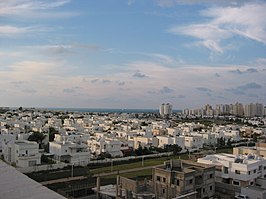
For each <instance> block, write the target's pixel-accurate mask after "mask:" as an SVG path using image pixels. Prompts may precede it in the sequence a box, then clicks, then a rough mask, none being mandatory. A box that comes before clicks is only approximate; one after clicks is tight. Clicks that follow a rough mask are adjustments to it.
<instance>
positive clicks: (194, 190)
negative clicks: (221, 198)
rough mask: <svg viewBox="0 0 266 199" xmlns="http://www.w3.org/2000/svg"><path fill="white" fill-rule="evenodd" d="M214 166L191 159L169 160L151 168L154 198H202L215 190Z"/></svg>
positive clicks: (211, 194) (209, 195) (210, 194)
mask: <svg viewBox="0 0 266 199" xmlns="http://www.w3.org/2000/svg"><path fill="white" fill-rule="evenodd" d="M214 173H215V167H214V166H208V165H204V164H199V163H195V162H191V161H181V160H171V161H169V162H165V164H164V165H163V166H159V167H155V168H154V169H153V187H154V192H155V195H156V198H166V199H168V198H189V199H196V198H204V197H212V196H213V195H214V191H215V180H214Z"/></svg>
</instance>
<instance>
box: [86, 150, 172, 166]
mask: <svg viewBox="0 0 266 199" xmlns="http://www.w3.org/2000/svg"><path fill="white" fill-rule="evenodd" d="M172 154H173V152H166V153H157V154H150V155H142V156H129V157H122V158H114V159H110V158H108V159H107V158H106V159H103V160H93V161H90V162H89V164H99V163H109V162H119V161H126V160H132V159H143V158H144V159H145V158H151V157H162V156H170V155H172Z"/></svg>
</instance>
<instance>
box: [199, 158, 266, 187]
mask: <svg viewBox="0 0 266 199" xmlns="http://www.w3.org/2000/svg"><path fill="white" fill-rule="evenodd" d="M198 162H199V163H203V164H209V165H215V166H216V171H215V176H216V180H217V181H219V182H223V183H227V184H233V185H236V186H247V185H254V184H255V183H256V180H257V179H259V178H265V177H266V160H265V159H263V158H261V157H258V156H254V155H251V154H249V155H232V154H224V153H222V154H214V155H207V156H206V157H204V158H199V159H198Z"/></svg>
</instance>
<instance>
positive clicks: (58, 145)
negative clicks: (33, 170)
mask: <svg viewBox="0 0 266 199" xmlns="http://www.w3.org/2000/svg"><path fill="white" fill-rule="evenodd" d="M49 152H50V153H51V154H53V155H54V158H55V159H56V160H59V161H61V162H66V163H70V164H74V165H81V166H86V165H87V164H88V163H89V160H90V152H89V150H88V149H87V145H85V144H82V143H81V144H77V143H73V142H69V141H54V142H49Z"/></svg>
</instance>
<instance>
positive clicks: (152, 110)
mask: <svg viewBox="0 0 266 199" xmlns="http://www.w3.org/2000/svg"><path fill="white" fill-rule="evenodd" d="M42 109H44V110H52V111H68V112H80V113H85V112H94V113H95V112H96V113H159V110H158V109H112V108H42ZM173 112H181V110H173Z"/></svg>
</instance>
